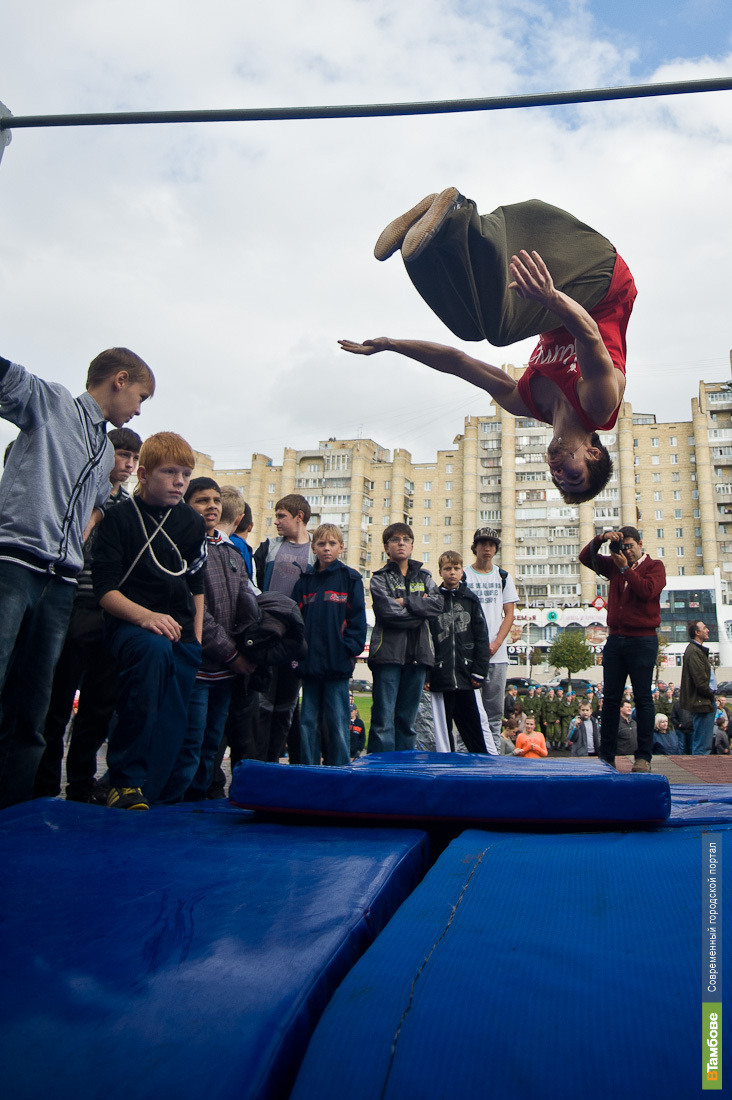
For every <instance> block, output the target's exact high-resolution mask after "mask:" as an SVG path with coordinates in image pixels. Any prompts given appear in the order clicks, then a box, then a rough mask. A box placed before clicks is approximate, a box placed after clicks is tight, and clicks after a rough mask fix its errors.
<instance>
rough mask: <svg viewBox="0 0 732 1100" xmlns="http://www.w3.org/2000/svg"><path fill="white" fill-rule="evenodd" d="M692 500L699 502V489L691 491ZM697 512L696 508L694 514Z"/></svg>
mask: <svg viewBox="0 0 732 1100" xmlns="http://www.w3.org/2000/svg"><path fill="white" fill-rule="evenodd" d="M691 499H692V500H698V499H699V490H698V489H692V490H691ZM696 511H697V509H696V508H695V509H694V512H695V513H696Z"/></svg>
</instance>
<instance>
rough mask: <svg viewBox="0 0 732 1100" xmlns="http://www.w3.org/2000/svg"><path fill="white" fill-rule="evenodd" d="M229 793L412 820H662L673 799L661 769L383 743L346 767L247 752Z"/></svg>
mask: <svg viewBox="0 0 732 1100" xmlns="http://www.w3.org/2000/svg"><path fill="white" fill-rule="evenodd" d="M230 793H231V799H232V802H234V803H236V804H237V805H240V806H246V807H247V808H249V809H256V810H268V811H271V812H276V813H291V814H312V815H322V816H328V815H336V816H348V817H356V818H357V817H364V818H376V819H381V820H395V821H396V820H399V821H408V822H425V821H459V822H472V823H491V824H494V823H495V824H497V823H499V822H505V823H509V824H516V825H517V824H519V823H535V822H544V823H547V824H552V825H561V824H568V823H573V824H582V825H607V824H611V825H617V824H619V823H621V822H626V823H638V824H643V823H645V824H647V823H652V824H659V823H661V822H663V821H665V820H666V818H667V817H668V815H669V811H670V809H671V795H670V790H669V784H668V780H667V779H666V777H665V776H663V775H621V774H620V773H619V772H616V771H614V769H612V768H609V767H607V766H606V765H605V764H601V763H599V762H598V763H589V764H588V763H582V764H575V763H572V762H571V761H569V760H557V761H554V760H518V759H512V758H511V757H508V756H478V755H469V754H465V753H430V752H394V753H379V754H374V755H373V756H365V757H361V759H360V760H358V761H357V762H356V763H355V764H352V765H351V766H350V767H347V768H306V767H292V766H291V767H282V766H280V765H279V764H262V763H259V762H258V761H255V760H244V761H242V762H241V763H240V764H238V765H237V766H236V768H235V770H234V777H233V780H232V784H231V792H230Z"/></svg>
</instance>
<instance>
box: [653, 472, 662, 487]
mask: <svg viewBox="0 0 732 1100" xmlns="http://www.w3.org/2000/svg"><path fill="white" fill-rule="evenodd" d="M660 480H661V475H660V474H654V475H653V481H654V483H655V484H656V485H657V484H658V482H659V481H660Z"/></svg>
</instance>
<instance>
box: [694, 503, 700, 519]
mask: <svg viewBox="0 0 732 1100" xmlns="http://www.w3.org/2000/svg"><path fill="white" fill-rule="evenodd" d="M694 499H696V498H694ZM694 519H699V509H698V508H695V509H694Z"/></svg>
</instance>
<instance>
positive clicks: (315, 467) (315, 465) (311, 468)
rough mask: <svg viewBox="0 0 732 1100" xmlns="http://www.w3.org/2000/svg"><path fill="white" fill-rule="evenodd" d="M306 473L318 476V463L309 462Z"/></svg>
mask: <svg viewBox="0 0 732 1100" xmlns="http://www.w3.org/2000/svg"><path fill="white" fill-rule="evenodd" d="M308 473H309V474H319V473H320V463H319V462H311V463H310V465H309V466H308ZM270 492H272V490H271V489H270Z"/></svg>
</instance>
